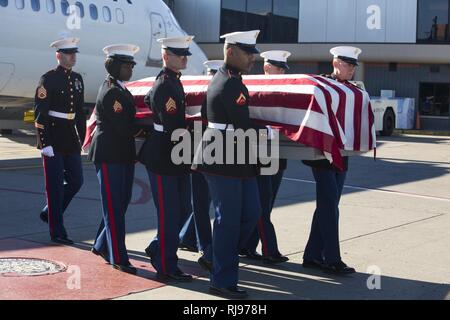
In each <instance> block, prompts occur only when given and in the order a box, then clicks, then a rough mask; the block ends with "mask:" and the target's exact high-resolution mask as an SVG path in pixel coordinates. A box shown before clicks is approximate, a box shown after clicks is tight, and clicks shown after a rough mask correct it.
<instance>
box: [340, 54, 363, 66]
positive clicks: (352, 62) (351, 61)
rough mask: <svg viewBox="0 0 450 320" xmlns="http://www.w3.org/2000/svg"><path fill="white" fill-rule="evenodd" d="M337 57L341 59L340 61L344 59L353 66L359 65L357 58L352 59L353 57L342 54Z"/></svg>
mask: <svg viewBox="0 0 450 320" xmlns="http://www.w3.org/2000/svg"><path fill="white" fill-rule="evenodd" d="M338 59H341V60H342V61H345V62H347V63H349V64H352V65H354V66H359V64H358V60H356V59H353V58H349V57H344V56H338Z"/></svg>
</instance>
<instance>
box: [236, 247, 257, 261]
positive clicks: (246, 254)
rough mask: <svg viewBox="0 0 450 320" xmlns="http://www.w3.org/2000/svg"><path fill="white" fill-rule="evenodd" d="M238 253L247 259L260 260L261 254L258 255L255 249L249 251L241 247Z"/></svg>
mask: <svg viewBox="0 0 450 320" xmlns="http://www.w3.org/2000/svg"><path fill="white" fill-rule="evenodd" d="M239 255H240V256H241V257H243V258H247V259H251V260H261V259H262V255H260V254H259V253H258V252H256V251H253V252H252V251H250V250H247V249H242V250H241V251H240V252H239Z"/></svg>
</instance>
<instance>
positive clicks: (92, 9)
mask: <svg viewBox="0 0 450 320" xmlns="http://www.w3.org/2000/svg"><path fill="white" fill-rule="evenodd" d="M89 12H90V13H91V18H92V20H97V19H98V10H97V7H96V5H95V4H91V5H89Z"/></svg>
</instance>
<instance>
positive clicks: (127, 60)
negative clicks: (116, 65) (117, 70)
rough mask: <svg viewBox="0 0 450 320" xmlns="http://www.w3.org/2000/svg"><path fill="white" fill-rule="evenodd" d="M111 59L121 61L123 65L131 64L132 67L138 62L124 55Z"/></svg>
mask: <svg viewBox="0 0 450 320" xmlns="http://www.w3.org/2000/svg"><path fill="white" fill-rule="evenodd" d="M110 58H113V59H114V60H117V61H120V62H122V63H130V64H132V65H136V62H135V61H134V58H133V57H132V56H127V55H124V54H115V55H113V56H111V57H110Z"/></svg>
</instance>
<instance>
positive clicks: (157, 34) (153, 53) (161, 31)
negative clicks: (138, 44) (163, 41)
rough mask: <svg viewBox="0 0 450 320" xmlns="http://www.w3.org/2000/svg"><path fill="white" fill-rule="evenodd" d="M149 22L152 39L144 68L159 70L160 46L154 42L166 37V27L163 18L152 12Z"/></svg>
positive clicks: (160, 61) (160, 63)
mask: <svg viewBox="0 0 450 320" xmlns="http://www.w3.org/2000/svg"><path fill="white" fill-rule="evenodd" d="M150 22H151V27H152V30H151V34H152V38H151V42H150V51H149V53H148V56H147V63H146V66H148V67H158V68H159V67H161V66H162V60H161V45H160V44H159V43H158V42H156V40H157V39H159V38H165V37H166V34H167V33H166V25H165V24H164V19H163V17H162V16H161V15H160V14H158V13H154V12H152V13H151V14H150Z"/></svg>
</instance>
